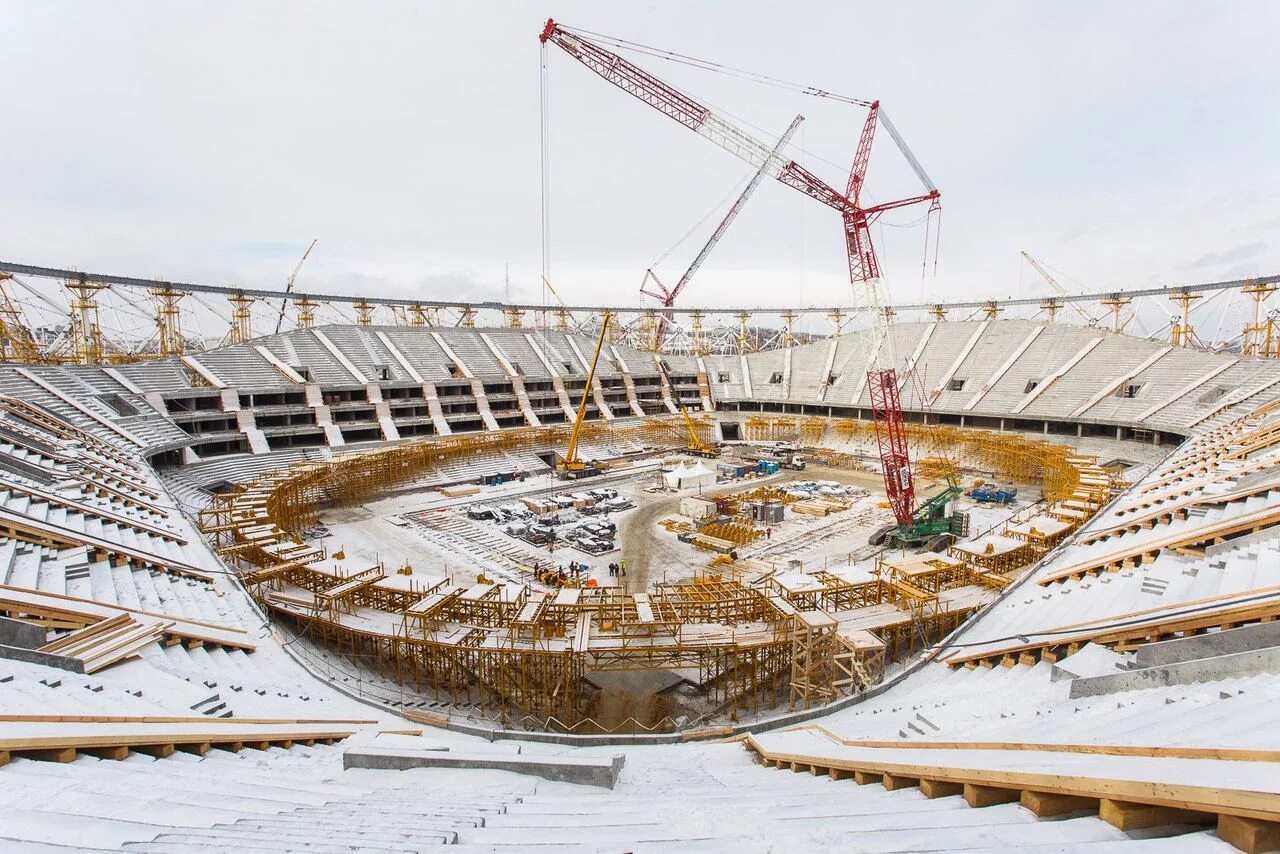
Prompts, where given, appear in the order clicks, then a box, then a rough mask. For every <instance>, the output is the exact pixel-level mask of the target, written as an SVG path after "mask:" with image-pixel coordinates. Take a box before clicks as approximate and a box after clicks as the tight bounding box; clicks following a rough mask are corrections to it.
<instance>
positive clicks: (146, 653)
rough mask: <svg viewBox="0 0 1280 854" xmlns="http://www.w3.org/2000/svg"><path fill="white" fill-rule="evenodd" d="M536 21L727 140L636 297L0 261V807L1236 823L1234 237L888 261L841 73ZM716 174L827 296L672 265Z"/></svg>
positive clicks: (871, 123)
mask: <svg viewBox="0 0 1280 854" xmlns="http://www.w3.org/2000/svg"><path fill="white" fill-rule="evenodd" d="M531 35H532V34H531ZM540 38H541V41H542V44H543V46H544V51H556V52H558V53H563V54H566V55H567V57H568V59H566V60H565V61H566V62H569V61H572V62H576V63H579V64H582V65H585V66H586V67H587V68H588V69H589V70H591V71H593V72H594V73H596V74H597V75H599V76H600V77H601V78H603V79H604V81H605V82H606V83H610V84H613V85H614V86H616V87H618V88H619V89H620V90H621V91H622V92H623V93H624V94H626V95H629V96H632V97H635V98H638V99H640V100H641V101H642V102H644V103H646V104H648V105H649V106H652V107H655V108H657V110H658V111H659V112H660V113H662V114H663V115H665V116H666V117H667V118H670V119H674V120H675V121H676V122H678V123H680V124H683V125H685V126H686V127H688V128H689V129H691V130H693V131H694V132H695V133H697V134H698V135H700V136H702V137H704V139H709V140H710V141H712V142H714V143H716V144H718V145H720V146H721V147H722V148H725V149H726V150H728V151H729V153H731V154H733V155H735V156H737V157H739V158H740V159H743V160H745V161H747V162H748V163H749V164H750V165H751V166H752V167H753V168H754V169H755V170H756V171H755V173H754V177H753V180H752V181H751V182H750V183H749V184H748V185H747V189H746V190H745V191H744V192H743V194H742V195H741V196H740V197H739V200H738V203H736V204H735V205H734V206H733V208H732V209H731V210H730V212H729V214H728V216H727V217H726V218H725V219H724V220H723V221H722V222H721V223H720V226H719V227H718V228H716V229H715V231H714V232H713V233H712V235H711V236H710V238H709V239H708V241H707V243H706V246H705V247H704V249H703V251H702V252H701V253H700V254H699V255H698V256H697V258H696V259H695V260H694V261H693V263H692V264H691V265H690V267H689V268H688V270H687V271H686V272H685V274H684V276H682V277H681V278H680V280H679V281H678V282H677V283H675V284H673V285H671V286H670V287H668V286H667V285H665V284H663V283H662V282H661V281H660V280H658V279H657V277H656V276H652V275H651V276H649V277H647V278H646V280H645V281H646V284H645V288H646V290H645V291H644V294H646V295H647V296H648V297H650V300H649V301H647V302H646V301H642V300H641V299H640V298H637V299H636V301H635V304H633V305H626V304H625V303H626V301H625V300H622V299H619V300H618V301H617V303H618V304H615V305H574V304H567V303H564V302H559V301H557V302H556V303H554V304H548V303H546V302H543V303H539V304H520V303H515V302H471V301H468V300H466V299H465V298H457V299H427V298H425V297H424V298H423V299H400V298H391V297H385V298H383V297H379V296H378V295H376V294H363V295H350V294H342V293H318V292H314V291H311V290H308V289H307V288H306V287H295V286H294V281H293V278H290V280H289V283H288V286H287V287H285V288H279V289H256V288H247V287H240V286H237V285H234V284H217V283H193V282H180V281H162V280H158V279H152V278H147V277H135V276H131V275H123V274H112V273H105V272H91V271H82V270H72V269H61V268H53V267H43V266H36V265H33V264H27V263H17V262H9V261H0V341H2V343H3V347H4V350H3V357H4V361H3V363H0V471H2V472H3V479H2V482H0V766H3V767H2V768H0V817H3V821H0V847H5V848H6V850H7V849H8V847H10V846H12V848H13V850H33V851H36V850H47V851H63V850H139V851H196V850H246V851H249V850H264V849H271V850H295V849H297V850H302V849H307V850H317V851H338V850H341V851H350V850H360V851H364V850H370V851H377V850H395V851H405V850H421V849H423V848H425V847H426V846H428V845H433V844H450V843H452V844H462V845H470V846H472V848H471V850H476V851H481V850H484V851H489V850H503V849H507V848H510V849H524V848H528V847H531V846H534V845H542V846H545V847H546V848H547V850H556V851H559V850H584V851H586V850H592V851H595V850H609V851H615V850H616V851H640V850H653V851H657V850H662V851H676V850H679V851H684V850H688V851H693V850H725V851H730V850H732V851H743V850H752V851H754V850H760V851H764V850H777V849H778V848H779V847H782V846H789V847H797V848H800V849H805V850H808V849H814V850H816V849H820V848H830V847H835V846H836V845H841V846H844V847H848V848H851V849H857V850H885V851H890V850H893V851H896V850H924V849H959V848H972V849H976V850H983V849H985V850H992V849H996V848H1002V849H1010V848H1013V849H1017V848H1021V847H1026V848H1028V849H1033V848H1034V849H1035V850H1071V851H1077V850H1078V851H1089V852H1092V851H1099V852H1102V851H1110V850H1113V849H1114V850H1125V851H1127V850H1130V849H1131V850H1133V851H1135V852H1137V851H1141V850H1151V849H1153V848H1157V847H1158V849H1159V850H1161V851H1165V850H1187V851H1192V850H1206V851H1208V850H1223V849H1224V848H1227V849H1232V850H1236V849H1238V850H1243V851H1249V852H1254V851H1269V850H1278V849H1280V778H1278V777H1277V775H1276V774H1275V773H1274V769H1275V768H1276V765H1275V763H1276V762H1278V761H1280V751H1277V749H1276V744H1275V735H1274V733H1275V731H1276V724H1277V723H1278V722H1280V713H1277V711H1276V709H1277V704H1276V700H1277V699H1280V655H1278V653H1280V632H1277V631H1276V630H1274V629H1273V626H1275V625H1276V618H1277V616H1280V527H1277V526H1280V336H1278V334H1277V333H1280V330H1277V328H1276V321H1275V316H1274V312H1275V309H1274V308H1272V305H1273V303H1274V300H1273V295H1274V293H1275V291H1276V288H1277V286H1278V285H1280V275H1259V276H1255V277H1251V278H1246V279H1239V280H1232V281H1220V282H1203V283H1187V284H1185V285H1179V286H1176V287H1166V288H1144V289H1138V288H1133V289H1123V290H1117V291H1113V292H1108V293H1074V292H1071V291H1070V290H1068V289H1065V288H1061V287H1060V286H1058V285H1057V283H1056V282H1055V281H1053V278H1052V275H1051V274H1050V273H1049V271H1047V270H1045V269H1044V268H1043V267H1042V266H1041V265H1040V264H1039V262H1036V261H1035V260H1034V259H1030V257H1029V256H1028V260H1029V261H1030V262H1031V263H1032V265H1033V266H1034V267H1035V269H1036V270H1037V271H1038V272H1039V273H1041V274H1043V275H1044V276H1045V277H1046V279H1047V280H1048V282H1049V284H1051V285H1053V286H1054V287H1055V288H1056V290H1055V291H1054V292H1055V296H1052V297H1037V298H1033V299H1008V300H998V299H991V300H977V301H954V302H930V303H920V304H904V303H901V302H897V303H895V302H894V301H893V300H891V299H888V298H886V297H885V295H884V294H883V292H882V288H881V286H880V278H881V277H880V269H879V261H878V259H877V256H876V251H875V249H874V248H873V246H872V234H873V232H872V229H871V226H872V224H873V223H874V222H875V221H876V220H877V218H878V217H879V216H880V215H881V214H882V213H884V212H886V211H889V210H894V209H897V208H901V207H912V206H920V207H921V209H923V210H925V211H928V212H930V213H931V212H933V211H935V210H936V208H937V206H938V205H939V203H940V199H941V198H942V194H941V191H939V189H938V188H937V187H936V186H934V185H933V183H932V181H931V180H930V179H929V177H928V176H927V174H926V173H925V172H924V170H923V169H922V168H921V167H920V165H919V163H918V161H917V160H916V158H915V156H914V155H913V154H912V153H911V152H910V150H909V149H908V148H907V146H906V144H905V142H904V141H903V140H902V137H901V136H900V135H899V133H898V132H897V130H896V129H895V128H893V126H892V125H891V124H888V120H887V117H886V116H885V115H884V114H883V111H882V110H881V107H880V104H879V102H878V101H866V102H864V101H856V100H850V103H851V104H852V105H853V106H855V107H857V108H859V109H861V110H864V111H865V115H866V118H865V123H864V125H863V127H862V133H861V136H860V138H859V144H858V146H857V154H856V156H855V160H854V164H853V167H852V170H851V173H850V177H849V181H848V184H847V187H845V188H833V187H830V186H828V185H827V184H825V183H824V182H823V181H822V180H821V179H819V178H818V177H817V176H816V175H815V174H814V173H813V172H811V171H809V170H808V169H806V168H805V167H804V166H802V165H800V164H798V163H797V162H796V161H794V160H791V159H789V158H788V156H787V155H785V154H784V153H783V152H784V151H785V150H786V148H785V143H786V142H787V140H788V139H789V138H790V136H791V134H792V133H794V132H795V129H796V127H797V126H798V124H799V119H797V121H796V123H794V124H793V125H792V126H791V128H790V129H789V130H788V132H787V134H785V135H784V136H783V137H782V139H781V140H778V141H776V142H775V141H761V140H758V139H756V138H755V137H753V136H751V135H750V134H749V133H747V132H746V131H745V130H743V129H742V128H740V127H737V126H735V125H734V124H733V123H732V122H730V121H729V120H728V119H727V118H725V117H722V116H720V115H719V114H717V113H716V112H715V111H713V110H711V109H710V108H709V107H706V106H703V105H702V104H700V103H698V102H697V101H696V100H694V99H693V98H692V97H690V96H688V95H685V94H684V93H682V92H680V91H678V90H676V89H674V88H672V87H671V86H669V85H667V84H665V83H663V81H661V80H659V79H658V78H657V77H655V76H653V75H652V74H651V73H650V72H649V71H646V70H644V69H642V68H640V67H639V66H637V65H635V64H633V63H632V62H631V61H630V60H628V59H626V58H624V57H623V56H621V55H620V54H619V53H618V52H617V51H618V50H619V49H620V48H619V46H618V44H616V43H613V42H609V41H608V40H604V39H600V38H595V37H593V35H592V34H590V33H586V32H583V31H577V30H573V29H569V28H565V27H563V26H561V25H559V24H557V23H556V22H554V21H547V23H546V24H545V26H544V27H543V29H542V30H541V32H540ZM558 58H563V57H558ZM822 94H823V95H825V96H829V95H830V93H822ZM878 131H884V134H883V135H884V136H885V137H887V138H888V140H889V142H891V143H892V144H893V145H894V146H895V148H896V150H897V151H898V152H899V153H900V154H901V155H902V156H903V157H904V158H905V159H906V160H907V161H908V162H909V164H910V166H911V169H912V171H913V172H914V174H915V175H916V176H917V177H918V178H919V180H920V181H921V185H922V186H921V190H920V192H919V193H918V194H917V195H915V196H910V197H906V198H903V199H901V200H898V201H893V202H882V203H878V204H874V205H873V204H870V203H869V202H866V201H865V199H864V197H863V196H862V195H861V191H862V184H863V181H864V179H865V176H866V172H867V164H868V158H869V156H870V151H871V148H872V142H873V140H876V141H879V138H880V137H879V135H878ZM884 144H889V143H888V142H886V143H884ZM765 179H768V180H777V181H781V182H782V183H783V184H785V185H787V186H789V187H791V188H793V189H795V190H798V191H799V192H801V193H803V194H804V195H806V196H808V197H810V198H811V199H813V200H815V201H817V202H820V203H822V204H824V205H825V206H826V207H827V208H829V209H832V210H834V211H835V212H837V213H838V214H839V216H840V223H841V224H842V226H843V233H844V236H845V240H846V244H847V250H848V260H849V274H850V279H851V282H852V285H853V294H854V297H853V299H852V301H851V302H850V303H848V304H845V305H833V306H819V307H815V306H802V305H787V304H774V305H767V306H739V305H690V304H685V302H686V300H687V298H684V299H680V300H678V299H677V298H678V297H681V296H682V293H683V291H684V286H685V285H686V284H687V283H688V281H689V280H690V279H691V277H692V276H693V274H694V273H695V272H696V271H697V269H698V266H699V265H700V264H701V263H702V262H703V261H704V260H705V259H706V257H707V256H708V255H709V254H710V253H711V250H712V249H713V248H714V247H715V245H716V243H717V241H718V240H719V237H720V236H721V235H722V234H723V233H724V232H725V230H727V229H728V228H729V226H730V224H731V223H732V222H733V219H734V217H735V216H736V214H737V212H738V210H740V208H741V205H742V204H743V203H745V202H746V200H747V198H748V197H749V196H750V194H751V191H752V190H753V189H754V187H755V186H756V185H757V184H758V183H759V182H761V181H763V180H765ZM28 260H30V259H28ZM304 260H305V258H304ZM296 273H297V271H296V270H295V275H296ZM548 286H549V282H548ZM60 300H65V303H66V305H67V307H68V308H67V310H66V311H65V314H64V316H63V317H61V318H60V319H59V320H58V322H56V323H52V322H36V321H34V320H33V319H32V318H33V313H32V309H31V308H30V304H31V303H32V302H33V301H35V302H38V303H40V304H42V305H43V306H45V308H44V309H41V310H42V311H47V309H48V307H49V306H51V305H54V304H55V303H59V301H60ZM1209 305H1211V306H1214V308H1215V310H1214V312H1213V313H1212V318H1213V322H1210V321H1209V318H1210V316H1211V315H1210V313H1208V312H1204V311H1201V310H1200V309H1201V307H1203V306H1209ZM120 306H128V307H130V309H131V310H132V311H134V312H144V313H146V314H147V317H148V320H147V324H149V325H148V327H147V331H146V333H144V334H138V333H136V332H135V331H131V330H130V329H129V328H128V327H130V326H133V327H135V328H136V326H137V324H136V323H128V322H126V323H116V324H113V323H112V322H111V321H110V319H109V318H111V317H112V316H115V315H116V312H115V308H118V307H120ZM1144 306H1155V307H1157V308H1158V309H1159V313H1160V314H1161V315H1162V316H1164V317H1166V318H1167V319H1168V320H1167V323H1165V324H1164V326H1163V327H1162V328H1158V329H1145V330H1142V329H1139V327H1140V325H1141V318H1142V316H1143V315H1142V309H1143V307H1144ZM1227 316H1232V317H1238V318H1239V323H1238V324H1236V328H1227V327H1226V325H1225V324H1224V323H1223V322H1222V318H1224V317H1227ZM210 324H213V325H216V326H217V329H216V330H214V331H213V332H212V333H210V332H209V327H210ZM1215 324H1216V327H1215ZM819 330H820V331H819ZM784 772H785V773H784ZM793 772H803V773H793Z"/></svg>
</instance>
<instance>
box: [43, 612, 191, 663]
mask: <svg viewBox="0 0 1280 854" xmlns="http://www.w3.org/2000/svg"><path fill="white" fill-rule="evenodd" d="M172 627H173V623H172V622H166V621H164V620H159V619H155V618H152V617H139V616H136V615H134V614H117V615H116V616H114V617H108V618H107V619H105V620H100V621H99V622H96V623H94V624H93V625H91V626H86V627H85V628H83V629H80V630H79V631H74V632H72V633H71V634H69V635H67V636H66V637H62V638H59V639H58V640H56V641H54V642H53V643H50V644H46V645H45V646H42V647H40V652H48V653H53V654H54V655H63V656H66V657H68V658H75V659H79V660H80V661H82V662H84V672H85V673H95V672H97V671H99V670H102V669H103V668H104V667H110V666H111V665H112V664H115V663H117V662H119V661H124V660H125V659H126V658H132V657H133V656H134V655H137V654H138V651H139V650H141V649H142V648H143V647H146V646H150V645H151V644H153V643H155V642H157V641H159V640H160V639H161V638H162V637H164V633H165V631H167V630H168V629H170V628H172Z"/></svg>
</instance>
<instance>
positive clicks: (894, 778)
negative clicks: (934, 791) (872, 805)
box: [880, 774, 920, 792]
mask: <svg viewBox="0 0 1280 854" xmlns="http://www.w3.org/2000/svg"><path fill="white" fill-rule="evenodd" d="M880 782H882V783H883V784H884V787H885V789H886V790H887V791H890V792H896V791H897V790H898V789H914V788H915V787H916V786H919V785H920V779H919V778H918V777H900V776H898V775H896V774H885V775H884V777H883V778H882V779H881V781H880Z"/></svg>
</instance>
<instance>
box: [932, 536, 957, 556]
mask: <svg viewBox="0 0 1280 854" xmlns="http://www.w3.org/2000/svg"><path fill="white" fill-rule="evenodd" d="M955 541H956V538H955V537H954V536H953V535H951V534H934V535H933V536H932V537H930V538H929V539H928V540H927V541H926V542H925V544H924V547H925V548H926V549H928V550H929V551H931V552H934V553H937V552H944V551H946V550H947V549H949V548H950V547H951V544H952V543H954V542H955Z"/></svg>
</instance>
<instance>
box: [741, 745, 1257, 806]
mask: <svg viewBox="0 0 1280 854" xmlns="http://www.w3.org/2000/svg"><path fill="white" fill-rule="evenodd" d="M747 743H748V745H750V746H751V748H752V749H753V750H756V751H757V752H759V753H760V755H761V756H763V757H764V758H766V759H768V760H770V761H772V762H775V763H776V762H784V763H792V762H796V763H810V764H812V763H821V764H823V765H827V766H830V767H833V768H834V767H840V768H844V769H846V770H851V771H853V772H854V775H855V779H857V778H858V775H859V774H862V775H866V776H867V777H869V778H871V779H870V780H869V781H868V782H874V781H876V780H878V779H882V778H883V776H884V775H885V774H889V775H893V776H898V777H909V778H915V779H934V780H941V781H944V782H951V783H961V784H964V786H965V800H966V801H967V802H969V803H970V805H971V806H991V805H993V804H996V803H1010V802H1012V801H1015V800H1020V798H1021V793H1022V792H1024V791H1027V790H1032V791H1037V792H1048V793H1052V794H1061V795H1074V796H1078V797H1083V798H1097V799H1099V800H1102V799H1107V800H1112V801H1116V802H1117V803H1134V804H1142V805H1146V806H1149V807H1169V808H1172V809H1176V810H1187V811H1190V812H1193V813H1194V812H1201V813H1212V814H1214V815H1218V814H1223V813H1228V814H1231V815H1240V816H1244V817H1246V818H1261V819H1266V820H1270V819H1272V818H1273V817H1274V816H1275V815H1276V809H1275V805H1276V801H1277V796H1276V795H1275V794H1273V793H1270V792H1262V791H1252V790H1247V789H1231V788H1224V787H1221V786H1200V785H1186V784H1177V783H1169V782H1165V781H1157V780H1142V779H1132V778H1126V779H1114V778H1110V777H1102V776H1085V775H1079V774H1054V773H1049V772H1048V771H1047V770H1046V771H1045V772H1043V773H1042V772H1029V771H1019V770H1009V769H990V768H972V767H965V766H963V765H962V764H961V763H959V762H957V764H956V765H955V766H948V765H946V764H944V763H945V761H946V760H945V759H940V761H939V762H938V763H937V764H930V765H918V764H915V763H911V762H894V761H888V760H885V759H879V758H876V759H854V758H846V757H835V756H830V755H826V756H810V755H806V754H798V753H790V752H786V751H773V750H769V749H768V748H765V747H763V746H762V745H761V744H760V743H759V741H758V740H757V739H756V737H755V736H748V738H747ZM1175 761H1181V760H1175ZM1201 776H1203V775H1201ZM971 796H972V800H971ZM1130 820H1135V819H1130ZM1148 826H1150V825H1148Z"/></svg>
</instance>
